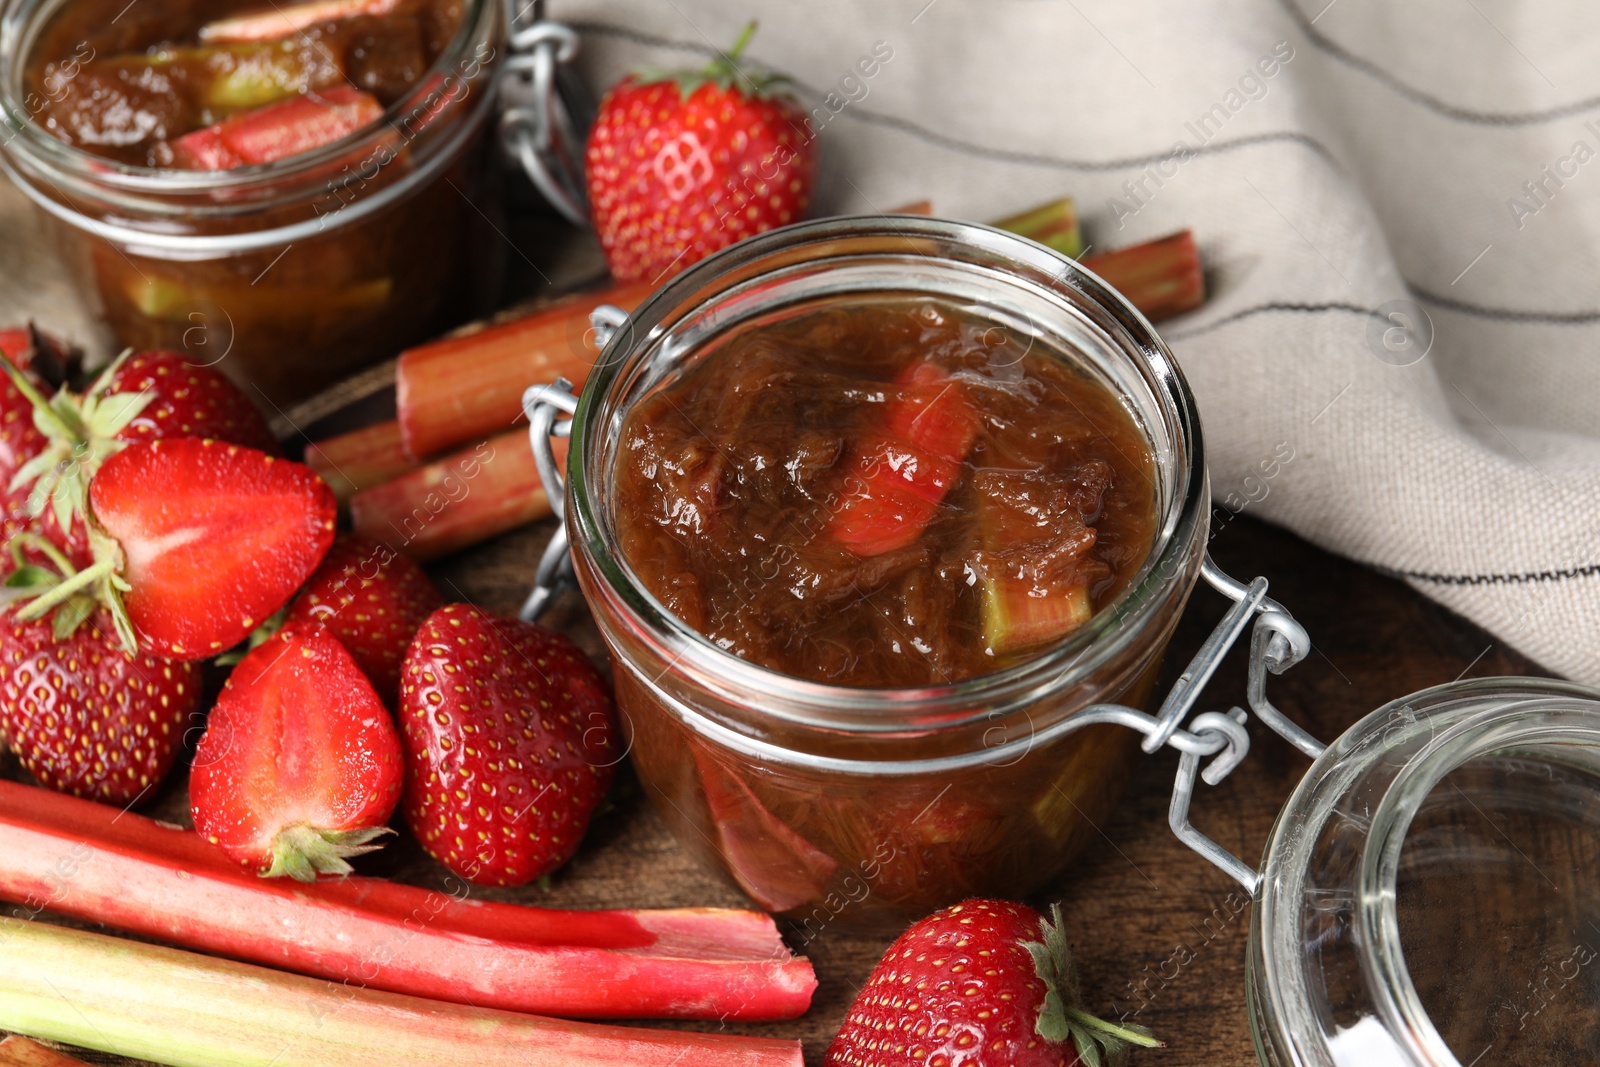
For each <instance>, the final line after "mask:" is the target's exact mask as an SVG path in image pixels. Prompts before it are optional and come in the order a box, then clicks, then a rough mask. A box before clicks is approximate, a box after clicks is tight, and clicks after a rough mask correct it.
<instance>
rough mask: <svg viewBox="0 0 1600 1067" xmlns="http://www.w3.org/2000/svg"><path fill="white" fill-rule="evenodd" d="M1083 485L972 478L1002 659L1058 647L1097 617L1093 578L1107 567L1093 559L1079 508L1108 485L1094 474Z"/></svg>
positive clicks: (991, 475) (990, 614)
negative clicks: (1043, 647)
mask: <svg viewBox="0 0 1600 1067" xmlns="http://www.w3.org/2000/svg"><path fill="white" fill-rule="evenodd" d="M1082 481H1083V483H1084V484H1082V485H1067V484H1062V483H1060V482H1058V481H1056V480H1054V479H1046V478H1042V477H1035V476H1034V475H1033V474H1032V473H1031V472H1019V471H1012V470H985V471H981V472H979V474H978V475H977V476H976V477H975V479H974V483H973V484H974V488H975V490H976V496H977V497H978V500H979V504H978V513H977V522H978V540H979V545H980V553H979V557H978V566H977V567H976V570H977V571H978V573H979V575H980V576H981V578H982V586H981V587H982V592H983V634H984V639H985V641H986V642H987V643H988V645H989V648H990V649H992V650H993V651H994V653H995V655H997V656H1000V657H1010V656H1014V655H1017V654H1019V653H1023V652H1027V651H1030V650H1033V649H1037V648H1039V647H1041V646H1043V645H1047V644H1050V643H1052V642H1055V641H1059V640H1060V639H1061V638H1063V637H1066V636H1067V635H1068V634H1070V633H1071V632H1072V631H1074V630H1076V629H1077V628H1078V627H1079V626H1082V625H1083V624H1084V623H1085V622H1088V621H1089V618H1090V616H1092V615H1093V614H1094V605H1093V603H1092V600H1091V596H1090V584H1091V578H1095V577H1100V576H1101V575H1100V574H1099V571H1100V570H1101V569H1103V568H1102V565H1099V564H1096V563H1095V562H1094V561H1092V560H1090V559H1089V558H1088V555H1087V554H1088V552H1089V550H1090V549H1091V548H1093V547H1094V544H1095V538H1096V533H1095V530H1094V529H1093V528H1092V527H1090V526H1089V525H1088V524H1087V523H1085V522H1084V521H1083V517H1082V512H1081V511H1080V510H1079V506H1080V504H1081V503H1083V500H1082V499H1081V498H1082V497H1087V498H1088V499H1090V500H1091V501H1098V500H1099V499H1100V497H1101V495H1103V493H1104V489H1105V484H1104V482H1101V481H1099V480H1095V479H1092V478H1091V477H1090V475H1089V474H1083V475H1082ZM1075 496H1077V497H1080V499H1078V500H1075V499H1074V497H1075ZM1090 506H1091V507H1092V508H1093V509H1094V510H1098V504H1097V503H1093V504H1091V505H1090Z"/></svg>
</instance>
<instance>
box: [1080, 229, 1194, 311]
mask: <svg viewBox="0 0 1600 1067" xmlns="http://www.w3.org/2000/svg"><path fill="white" fill-rule="evenodd" d="M1079 262H1080V263H1082V265H1083V266H1085V267H1087V268H1089V269H1090V270H1092V271H1094V272H1095V273H1096V274H1098V275H1100V277H1101V278H1102V279H1104V280H1105V282H1106V284H1108V285H1110V286H1111V287H1112V288H1113V289H1115V290H1116V291H1117V292H1119V293H1121V294H1122V295H1123V296H1125V297H1127V299H1128V302H1129V303H1130V304H1132V305H1133V306H1134V307H1136V308H1138V309H1139V310H1140V311H1142V312H1144V314H1145V316H1146V317H1147V318H1149V319H1150V320H1151V321H1152V322H1159V321H1161V320H1162V319H1170V318H1171V317H1172V316H1174V315H1181V314H1183V313H1184V312H1185V311H1193V310H1194V309H1195V308H1197V307H1199V306H1200V305H1201V304H1203V303H1205V299H1206V276H1205V271H1204V270H1203V269H1202V268H1201V265H1200V249H1199V248H1197V247H1196V246H1195V243H1194V234H1193V233H1191V232H1190V231H1188V230H1183V231H1181V232H1179V233H1175V234H1173V235H1172V236H1170V237H1163V238H1161V239H1160V240H1158V241H1146V242H1145V243H1144V244H1139V245H1133V246H1132V247H1130V248H1119V249H1117V250H1116V251H1115V252H1105V253H1102V254H1100V255H1097V256H1084V257H1083V259H1082V260H1080V261H1079Z"/></svg>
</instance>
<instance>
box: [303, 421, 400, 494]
mask: <svg viewBox="0 0 1600 1067" xmlns="http://www.w3.org/2000/svg"><path fill="white" fill-rule="evenodd" d="M305 464H306V466H308V467H310V468H311V469H312V470H314V471H316V472H317V474H318V476H319V477H321V478H322V480H323V481H325V482H327V483H328V488H330V489H332V490H333V495H334V496H336V497H338V498H339V502H340V503H341V504H342V503H344V502H345V501H347V500H349V499H350V498H351V497H352V496H354V495H355V494H357V493H359V492H360V491H361V490H363V489H370V488H372V487H373V486H377V485H382V484H383V483H384V482H387V481H389V480H390V479H391V478H398V477H400V475H402V474H404V473H406V471H409V470H411V468H412V467H413V466H415V464H413V463H412V462H411V459H410V457H409V456H407V455H406V449H405V445H404V444H403V443H402V442H401V440H400V424H399V423H398V422H395V421H393V420H390V421H389V422H380V423H378V424H377V425H375V426H367V427H363V428H362V429H359V430H352V431H351V432H350V433H346V434H340V435H339V436H338V437H330V438H328V439H327V440H325V441H315V442H313V443H311V444H310V445H307V446H306V455H305Z"/></svg>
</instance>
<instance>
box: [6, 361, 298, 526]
mask: <svg viewBox="0 0 1600 1067" xmlns="http://www.w3.org/2000/svg"><path fill="white" fill-rule="evenodd" d="M35 362H37V361H35ZM4 369H5V370H6V381H5V383H4V389H3V390H0V398H4V397H7V396H10V395H11V394H12V393H14V394H17V395H16V397H15V398H12V399H10V400H7V401H6V402H5V404H4V406H3V410H0V418H4V417H5V414H6V412H9V411H10V410H18V411H26V409H29V408H31V413H30V414H31V420H32V422H31V425H32V426H33V428H34V430H35V432H36V433H38V434H39V435H41V437H42V439H43V442H44V443H43V445H42V447H40V448H38V449H36V450H35V451H33V452H32V453H31V454H30V455H28V456H27V457H26V459H25V460H24V461H23V462H22V463H20V464H19V465H18V467H17V470H16V471H15V472H14V473H13V474H12V475H11V479H10V482H9V484H10V486H11V487H12V489H13V491H14V492H19V493H20V492H22V491H24V490H25V489H27V487H29V486H31V489H27V491H28V494H29V495H28V497H27V504H26V508H27V510H28V511H29V513H30V514H32V515H35V516H38V515H43V514H44V513H45V512H46V511H49V512H50V513H51V521H52V522H53V524H54V525H53V526H52V525H51V524H50V522H47V523H45V524H44V526H43V527H42V532H44V533H46V534H47V535H48V536H49V537H50V538H51V539H52V540H54V541H56V542H57V543H58V544H61V545H62V546H63V547H65V548H69V550H71V554H73V555H80V554H82V553H83V551H84V550H85V549H86V543H87V534H86V531H85V530H84V528H83V525H82V518H81V517H82V514H83V503H84V498H85V494H86V492H87V487H88V485H89V482H90V481H91V480H92V479H93V478H94V475H95V472H96V471H97V470H99V469H100V465H101V464H102V463H104V462H105V460H106V458H107V457H108V456H111V455H114V454H115V453H117V452H118V451H120V450H122V449H123V448H126V447H127V446H128V445H129V444H131V443H133V442H135V441H146V440H155V439H159V438H167V437H209V438H214V439H216V440H219V441H227V442H230V443H232V444H237V445H244V446H245V447H247V448H257V449H260V450H262V451H264V452H268V453H271V454H274V455H276V454H277V453H278V451H279V449H278V442H277V440H276V438H274V437H273V436H272V431H271V430H270V429H269V428H268V426H267V423H266V420H265V419H263V418H262V417H261V413H260V412H259V411H258V410H256V408H255V406H254V405H253V404H251V403H250V401H249V400H248V399H247V398H246V397H245V395H244V394H243V393H241V392H240V391H239V389H238V387H237V386H235V385H234V384H233V383H232V382H230V381H228V379H226V378H224V377H223V376H222V375H221V374H219V373H218V372H216V371H215V370H212V369H211V368H209V367H203V366H199V365H196V364H192V363H189V362H188V361H187V360H185V359H184V357H183V356H181V355H179V354H178V353H176V352H166V351H159V350H156V351H150V352H139V353H136V354H135V353H124V354H123V355H122V356H120V357H118V359H117V360H116V361H115V362H113V363H112V364H111V365H110V366H109V367H107V368H106V369H105V370H104V371H102V372H101V373H100V374H99V375H98V376H97V377H96V379H95V381H94V382H93V384H91V385H90V386H89V388H88V389H86V390H84V392H83V393H81V394H80V393H74V392H72V391H71V390H69V389H62V390H60V391H59V392H56V393H54V394H53V395H52V394H51V393H50V391H49V390H48V388H46V387H44V386H43V385H42V384H41V382H40V381H39V379H38V378H37V377H36V376H34V375H33V374H28V373H23V372H21V371H20V370H19V369H18V368H17V367H15V366H11V365H6V366H5V368H4ZM23 417H27V415H24V416H23ZM29 443H30V444H32V443H33V442H31V441H30V442H29ZM0 473H3V471H0Z"/></svg>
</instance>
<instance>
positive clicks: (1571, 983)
mask: <svg viewBox="0 0 1600 1067" xmlns="http://www.w3.org/2000/svg"><path fill="white" fill-rule="evenodd" d="M1597 956H1600V692H1597V691H1595V690H1591V689H1587V688H1584V687H1581V686H1576V685H1570V684H1567V683H1564V682H1556V681H1545V680H1540V679H1529V678H1501V679H1482V680H1472V681H1467V682H1457V683H1452V684H1450V685H1445V686H1440V687H1438V688H1434V689H1428V690H1425V691H1423V692H1421V693H1417V694H1415V695H1413V696H1411V697H1407V698H1404V699H1402V700H1397V701H1395V702H1393V703H1391V704H1388V705H1386V706H1385V707H1382V708H1380V709H1378V710H1377V711H1375V712H1373V713H1372V714H1371V715H1369V716H1367V718H1365V719H1363V720H1362V721H1361V722H1360V723H1358V724H1357V725H1355V726H1354V727H1352V728H1351V729H1350V730H1349V731H1347V732H1346V733H1345V734H1344V735H1343V736H1342V737H1340V738H1339V739H1338V740H1337V741H1335V742H1334V743H1333V744H1332V745H1330V746H1329V747H1328V749H1327V750H1326V752H1324V753H1323V755H1322V756H1321V757H1320V758H1319V759H1318V760H1317V761H1316V763H1315V764H1313V766H1312V768H1311V770H1310V771H1309V772H1308V773H1307V774H1306V776H1305V778H1304V779H1303V780H1302V781H1301V783H1300V785H1299V786H1298V787H1297V788H1296V790H1295V792H1294V795H1293V796H1292V797H1291V798H1290V800H1289V802H1288V804H1287V805H1286V806H1285V807H1284V809H1283V811H1282V812H1281V813H1280V814H1279V817H1278V821H1277V824H1276V826H1275V827H1274V829H1273V833H1272V837H1271V840H1270V842H1269V844H1268V846H1267V851H1266V858H1265V861H1264V864H1263V867H1262V880H1261V884H1260V889H1259V892H1258V895H1257V900H1256V908H1255V914H1254V918H1253V922H1252V930H1251V947H1250V1017H1251V1026H1252V1030H1253V1031H1254V1034H1255V1038H1256V1046H1257V1051H1258V1054H1259V1055H1260V1057H1261V1060H1262V1062H1263V1063H1266V1064H1269V1065H1272V1067H1291V1065H1293V1067H1324V1065H1340V1067H1346V1065H1348V1067H1357V1065H1359V1067H1382V1065H1389V1064H1393V1065H1397V1067H1398V1065H1407V1067H1410V1065H1416V1067H1423V1065H1427V1067H1434V1065H1439V1067H1444V1065H1461V1067H1474V1065H1479V1067H1483V1065H1488V1064H1493V1065H1495V1067H1517V1065H1523V1064H1528V1065H1532V1064H1539V1065H1541V1067H1545V1065H1549V1064H1570V1063H1592V1062H1595V1061H1596V1060H1597V1059H1600V967H1595V966H1593V964H1594V962H1595V960H1596V958H1597Z"/></svg>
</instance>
